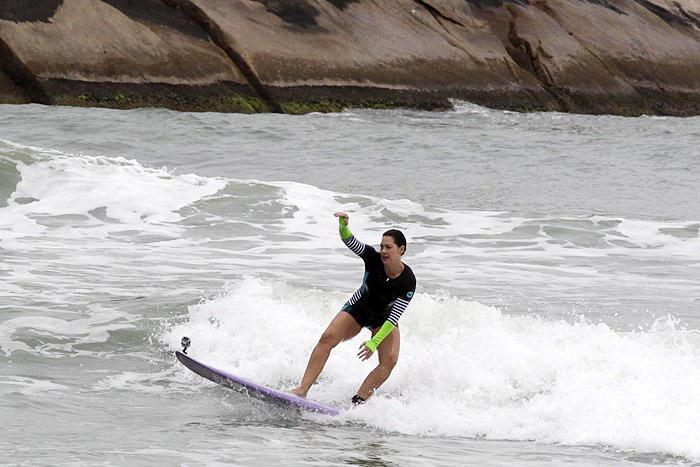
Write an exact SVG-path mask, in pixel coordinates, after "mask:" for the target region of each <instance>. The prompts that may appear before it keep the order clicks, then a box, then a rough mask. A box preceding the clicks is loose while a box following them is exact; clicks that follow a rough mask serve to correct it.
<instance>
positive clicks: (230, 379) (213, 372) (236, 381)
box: [175, 350, 340, 415]
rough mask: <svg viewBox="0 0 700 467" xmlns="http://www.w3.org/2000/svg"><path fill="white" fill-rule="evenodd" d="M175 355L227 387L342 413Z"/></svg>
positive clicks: (272, 399)
mask: <svg viewBox="0 0 700 467" xmlns="http://www.w3.org/2000/svg"><path fill="white" fill-rule="evenodd" d="M175 356H176V357H177V359H178V360H180V362H181V363H182V364H183V365H185V366H186V367H187V368H189V369H190V370H192V371H194V372H195V373H197V374H198V375H199V376H201V377H203V378H206V379H208V380H211V381H214V382H215V383H217V384H220V385H222V386H225V387H227V388H230V389H233V390H236V391H239V392H242V393H246V394H248V395H250V396H253V397H256V398H258V399H262V400H264V401H267V402H275V403H278V404H285V405H291V406H294V407H299V408H300V409H303V410H309V411H311V412H316V413H320V414H325V415H339V414H340V409H338V408H336V407H333V406H331V405H326V404H321V403H320V402H316V401H312V400H310V399H306V398H304V397H299V396H295V395H294V394H289V393H288V392H284V391H280V390H277V389H273V388H270V387H267V386H263V385H262V384H257V383H254V382H252V381H250V380H247V379H245V378H241V377H240V376H235V375H232V374H230V373H227V372H225V371H222V370H218V369H216V368H214V367H211V366H209V365H206V364H204V363H202V362H200V361H198V360H195V359H194V358H192V357H190V356H189V355H186V354H184V353H182V352H180V351H179V350H178V351H177V352H175Z"/></svg>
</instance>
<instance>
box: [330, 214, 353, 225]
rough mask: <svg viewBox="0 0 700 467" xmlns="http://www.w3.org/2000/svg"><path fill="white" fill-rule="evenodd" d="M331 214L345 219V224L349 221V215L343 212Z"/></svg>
mask: <svg viewBox="0 0 700 467" xmlns="http://www.w3.org/2000/svg"><path fill="white" fill-rule="evenodd" d="M333 215H334V216H335V217H340V218H342V219H343V220H345V225H348V224H349V223H350V216H348V215H347V214H345V213H344V212H336V213H333Z"/></svg>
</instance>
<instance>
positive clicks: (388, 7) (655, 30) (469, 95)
mask: <svg viewBox="0 0 700 467" xmlns="http://www.w3.org/2000/svg"><path fill="white" fill-rule="evenodd" d="M450 98H456V99H465V100H469V101H471V102H475V103H477V104H481V105H487V106H491V107H495V108H502V109H512V110H559V111H568V112H583V113H613V114H624V115H636V114H642V113H646V114H668V115H698V114H700V0H41V1H32V0H4V1H3V2H2V3H0V102H4V103H23V102H37V103H43V104H62V105H95V106H108V107H117V108H130V107H137V106H162V107H169V108H174V109H179V110H213V111H236V112H290V113H300V112H305V111H310V110H338V109H340V108H343V107H345V106H359V107H398V106H406V107H414V108H427V109H445V108H448V107H449V106H450V104H449V99H450Z"/></svg>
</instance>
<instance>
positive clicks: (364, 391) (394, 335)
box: [357, 327, 401, 400]
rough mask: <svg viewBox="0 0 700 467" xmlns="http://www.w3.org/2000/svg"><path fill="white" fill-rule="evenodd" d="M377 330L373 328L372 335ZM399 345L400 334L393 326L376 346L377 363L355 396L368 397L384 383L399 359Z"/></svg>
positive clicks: (377, 329)
mask: <svg viewBox="0 0 700 467" xmlns="http://www.w3.org/2000/svg"><path fill="white" fill-rule="evenodd" d="M378 331H379V328H375V329H374V330H373V331H372V336H374V335H375V334H376V333H377V332H378ZM400 347H401V335H400V333H399V328H398V327H396V328H394V329H393V330H392V331H391V332H390V333H389V335H388V336H386V337H385V338H384V340H383V341H382V343H381V344H379V347H377V352H378V353H379V365H377V367H376V368H375V369H374V370H372V372H371V373H370V374H369V375H367V378H365V381H364V382H363V383H362V386H360V389H359V390H358V391H357V396H358V397H361V398H362V399H364V400H367V399H369V397H370V396H371V395H372V394H374V391H376V390H377V389H378V388H379V386H381V385H382V384H384V381H386V380H387V378H389V375H391V371H392V370H393V369H394V367H395V366H396V362H398V361H399V348H400Z"/></svg>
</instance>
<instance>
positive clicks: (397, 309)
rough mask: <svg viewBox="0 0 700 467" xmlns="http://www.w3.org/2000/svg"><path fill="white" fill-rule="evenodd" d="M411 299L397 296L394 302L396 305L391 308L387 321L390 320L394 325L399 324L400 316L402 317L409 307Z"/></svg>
mask: <svg viewBox="0 0 700 467" xmlns="http://www.w3.org/2000/svg"><path fill="white" fill-rule="evenodd" d="M410 301H411V300H410V299H409V300H406V299H405V298H403V297H399V298H397V299H396V301H395V302H394V306H393V307H392V308H391V313H389V318H387V321H389V322H390V323H391V324H393V325H394V326H398V325H399V318H401V315H402V314H403V312H404V311H406V308H407V307H408V304H409V303H410Z"/></svg>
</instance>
